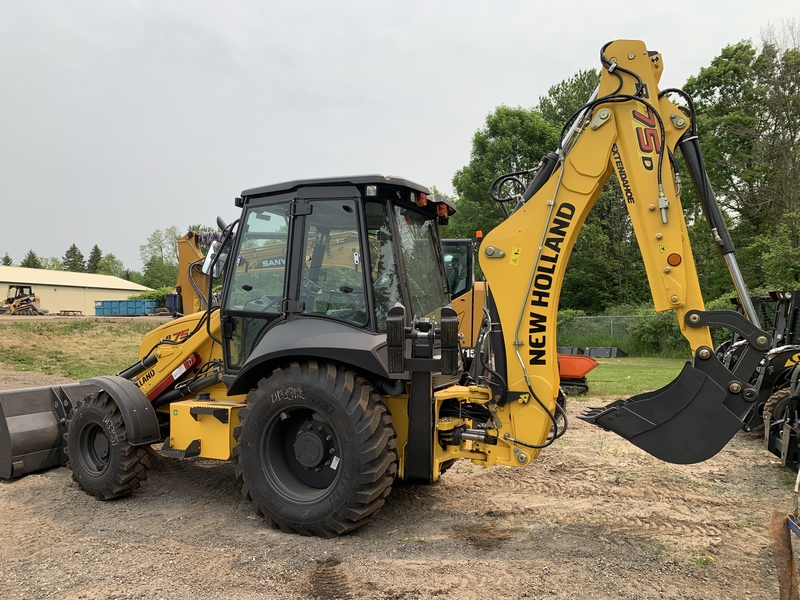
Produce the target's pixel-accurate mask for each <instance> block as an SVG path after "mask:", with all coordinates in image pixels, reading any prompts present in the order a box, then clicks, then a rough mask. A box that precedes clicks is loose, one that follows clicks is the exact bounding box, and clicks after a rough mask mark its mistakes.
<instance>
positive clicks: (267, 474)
mask: <svg viewBox="0 0 800 600" xmlns="http://www.w3.org/2000/svg"><path fill="white" fill-rule="evenodd" d="M239 418H240V421H241V422H240V425H239V426H238V427H237V428H236V429H235V431H234V436H235V437H236V440H237V442H238V444H237V446H236V447H235V448H234V450H233V455H234V457H235V458H236V459H237V460H238V463H239V464H238V467H237V469H236V477H237V480H238V481H239V483H240V485H241V488H242V494H243V495H244V496H245V497H246V498H247V499H248V500H250V501H251V502H252V503H253V505H254V507H255V508H256V511H257V512H258V514H259V515H261V516H263V517H264V518H265V519H266V520H267V522H268V523H269V524H270V525H271V526H272V527H275V528H279V529H281V530H283V531H288V532H295V533H299V534H302V535H317V536H322V537H333V536H335V535H339V534H342V533H346V532H348V531H352V530H354V529H357V528H358V527H361V526H362V525H364V524H366V523H367V521H368V520H369V518H370V517H371V516H372V515H373V514H374V513H375V512H376V511H377V510H378V509H380V507H381V506H383V504H384V503H385V501H386V497H387V496H388V495H389V492H390V490H391V486H392V483H393V482H394V479H395V476H396V474H397V462H398V454H397V441H396V437H397V434H396V432H395V429H394V425H393V424H392V421H391V418H390V417H389V413H388V411H387V409H386V406H385V405H384V404H383V401H382V399H381V397H380V395H378V394H377V392H375V390H374V388H373V387H372V386H371V385H370V384H369V383H368V382H367V381H366V380H365V379H363V378H361V377H359V376H358V375H356V374H355V373H354V372H353V371H349V370H344V369H338V368H337V367H336V366H334V365H330V364H328V365H325V364H318V363H316V362H314V361H309V362H307V363H292V364H291V365H289V366H288V367H284V368H281V369H276V370H275V371H273V373H272V375H271V376H270V377H268V378H266V379H262V380H261V381H260V382H259V385H258V388H257V389H256V390H254V391H252V392H251V393H250V394H249V395H248V398H247V407H245V408H243V409H242V410H241V411H239Z"/></svg>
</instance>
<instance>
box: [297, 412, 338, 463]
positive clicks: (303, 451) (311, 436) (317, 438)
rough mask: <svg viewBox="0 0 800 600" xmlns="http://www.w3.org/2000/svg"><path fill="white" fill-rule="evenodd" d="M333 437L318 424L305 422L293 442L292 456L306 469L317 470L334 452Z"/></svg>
mask: <svg viewBox="0 0 800 600" xmlns="http://www.w3.org/2000/svg"><path fill="white" fill-rule="evenodd" d="M332 442H333V435H331V433H330V432H329V431H328V430H327V429H326V428H325V426H323V425H320V424H319V423H314V422H310V421H308V422H306V423H304V424H303V426H302V427H301V428H300V429H299V430H298V432H297V437H296V438H295V441H294V456H295V458H296V459H297V462H298V463H300V464H301V465H302V466H303V467H304V468H306V469H319V468H320V467H321V466H322V465H323V464H325V463H326V462H327V461H329V458H330V456H331V455H333V454H334V453H335V452H336V451H335V449H334V447H333V443H332Z"/></svg>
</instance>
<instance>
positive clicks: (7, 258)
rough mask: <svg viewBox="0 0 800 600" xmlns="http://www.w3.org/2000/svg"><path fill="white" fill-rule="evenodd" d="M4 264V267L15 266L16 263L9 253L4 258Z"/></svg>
mask: <svg viewBox="0 0 800 600" xmlns="http://www.w3.org/2000/svg"><path fill="white" fill-rule="evenodd" d="M2 264H3V266H4V267H10V266H12V265H13V264H14V261H13V260H11V256H9V254H8V252H6V253H5V256H3V258H2Z"/></svg>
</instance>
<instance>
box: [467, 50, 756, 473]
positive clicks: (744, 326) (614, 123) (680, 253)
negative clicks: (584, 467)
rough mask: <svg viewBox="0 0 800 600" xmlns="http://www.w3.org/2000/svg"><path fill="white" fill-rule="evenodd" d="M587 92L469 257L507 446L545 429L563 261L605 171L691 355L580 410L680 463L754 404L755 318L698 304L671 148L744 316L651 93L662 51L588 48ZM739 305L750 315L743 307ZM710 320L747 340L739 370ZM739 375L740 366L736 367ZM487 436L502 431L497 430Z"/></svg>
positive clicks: (714, 445) (689, 128) (722, 440)
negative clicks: (479, 275)
mask: <svg viewBox="0 0 800 600" xmlns="http://www.w3.org/2000/svg"><path fill="white" fill-rule="evenodd" d="M601 61H602V63H603V70H602V73H601V79H600V84H599V87H598V90H597V92H596V94H595V96H594V98H593V99H592V100H590V102H589V103H588V104H587V105H586V108H585V110H584V112H583V113H582V114H581V115H580V116H579V117H578V119H577V121H576V122H575V125H574V126H573V128H572V130H571V131H570V133H569V134H568V135H567V136H566V137H565V139H564V140H563V141H562V144H561V147H560V148H559V151H558V152H557V153H554V154H551V155H550V156H549V157H548V158H546V159H545V161H543V164H542V166H541V168H540V172H539V173H538V174H537V176H536V177H535V178H534V182H533V183H532V184H531V187H530V188H529V189H528V191H527V192H526V194H524V195H523V198H522V200H520V202H519V203H518V205H517V207H516V209H515V210H514V212H513V213H512V214H511V215H510V216H509V217H508V219H506V220H505V221H504V222H503V223H502V224H501V225H499V226H498V227H497V228H496V229H494V230H493V231H491V232H490V233H489V234H487V235H486V237H485V239H484V241H483V244H482V246H481V250H480V264H481V267H482V269H483V272H484V274H485V276H486V280H487V282H488V284H489V288H490V290H491V301H492V303H493V309H492V311H491V314H492V320H493V321H494V322H495V326H494V327H493V330H494V333H493V334H489V335H490V337H491V339H492V347H493V348H494V349H495V354H496V360H499V361H500V362H501V364H500V365H499V367H502V366H503V365H502V362H504V363H505V365H504V366H505V373H506V384H507V391H508V394H507V398H505V403H506V404H507V405H508V407H509V408H508V412H509V416H508V422H507V424H504V427H503V428H502V429H506V431H508V430H509V429H510V432H508V433H506V434H505V436H504V437H501V439H505V440H511V441H512V442H513V443H515V444H516V445H517V447H518V448H519V449H520V450H521V451H523V452H525V454H526V455H533V456H535V454H536V453H537V452H538V449H539V448H541V447H542V445H543V444H544V443H545V442H546V441H547V438H548V436H549V435H552V434H551V429H552V425H553V421H554V419H553V417H552V415H553V414H554V411H555V410H556V398H557V395H558V382H559V376H558V364H557V360H556V317H557V311H558V303H559V295H560V289H561V284H562V282H563V279H564V271H565V269H566V265H567V260H568V258H569V255H570V253H571V251H572V248H573V245H574V243H575V239H576V237H577V235H578V232H579V230H580V228H581V226H582V224H583V223H584V220H585V219H586V216H587V214H588V212H589V211H590V210H591V209H592V206H593V205H594V203H595V201H596V199H597V197H598V195H599V194H600V192H601V190H602V188H603V186H604V184H605V183H606V181H607V180H608V178H609V177H610V176H611V173H612V172H615V173H616V175H617V178H618V180H619V183H620V188H621V190H622V195H623V197H622V199H621V201H623V202H625V205H626V206H627V208H628V212H629V214H630V218H631V221H632V224H633V227H634V230H635V232H636V237H637V240H638V242H639V245H640V248H641V251H642V257H643V259H644V263H645V267H646V270H647V277H648V281H649V284H650V288H651V291H652V295H653V301H654V303H655V307H656V310H658V311H665V310H670V309H671V310H675V311H676V313H677V317H678V320H679V323H680V326H681V330H682V332H683V335H684V336H685V337H686V338H687V339H688V340H689V343H690V345H691V349H692V353H693V357H694V361H693V363H692V364H687V366H686V367H685V369H684V370H683V371H682V373H681V375H680V376H679V377H678V378H677V379H676V380H675V381H674V382H673V383H671V384H670V385H669V386H667V387H665V388H663V389H662V390H658V391H656V392H651V393H649V394H643V395H641V396H635V397H634V398H631V399H629V400H625V401H619V402H616V403H614V404H612V405H610V406H609V407H606V408H605V409H594V410H593V411H590V412H589V413H588V414H587V415H585V417H584V418H586V419H587V420H589V421H590V422H593V423H596V424H598V425H600V426H602V427H604V428H606V429H610V430H612V431H615V432H617V433H619V434H620V435H622V436H623V437H625V438H627V439H629V440H630V441H631V442H633V443H634V444H636V445H638V446H640V447H642V448H643V449H645V450H646V451H648V452H650V453H651V454H653V455H655V456H657V457H659V458H662V459H664V460H667V461H670V462H678V463H690V462H697V461H700V460H704V459H706V458H708V457H710V456H712V455H713V454H715V453H716V452H718V451H719V450H720V449H721V448H722V447H723V446H724V445H725V444H726V443H727V442H728V441H729V439H730V438H731V437H732V436H733V435H734V434H735V433H736V431H738V430H739V428H740V427H741V420H742V419H743V418H744V417H745V416H746V414H747V412H749V409H750V407H751V402H752V401H753V400H754V399H755V397H756V394H755V390H754V389H753V388H752V387H751V386H750V385H749V384H748V382H747V377H749V375H750V374H751V373H752V369H753V367H754V366H755V365H756V364H757V363H758V360H760V357H761V356H762V355H763V352H764V351H765V350H766V349H767V348H768V347H769V336H768V335H767V334H766V333H764V332H763V331H761V330H760V329H759V327H758V324H757V323H751V322H750V321H748V320H746V319H745V318H743V317H741V316H740V315H736V313H734V312H733V311H717V312H705V310H704V304H703V299H702V295H701V292H700V286H699V282H698V277H697V273H696V270H695V265H694V260H693V257H692V250H691V247H690V245H689V237H688V234H687V230H686V223H685V220H684V215H683V209H682V207H681V200H680V187H681V182H680V178H679V177H678V174H677V172H676V168H675V164H674V162H673V160H672V154H673V153H674V151H675V149H676V147H678V146H680V147H681V149H682V151H683V153H684V155H686V154H687V151H688V153H689V155H690V156H688V157H687V163H688V164H689V171H690V173H689V174H690V176H691V179H692V181H693V182H694V183H695V187H696V188H698V194H699V195H700V197H701V201H702V202H703V203H704V209H705V210H706V215H707V218H708V219H709V222H710V223H711V226H712V230H713V234H714V236H715V240H717V244H718V246H719V248H720V251H721V252H722V253H723V255H724V256H725V257H726V260H728V266H729V269H730V270H731V273H732V275H733V278H734V283H735V285H736V287H737V290H738V291H739V294H740V297H741V298H742V300H743V301H744V303H745V308H746V311H747V312H748V313H749V314H750V315H751V316H753V315H754V312H753V311H752V308H751V305H750V303H749V302H750V301H749V296H748V295H747V293H746V290H745V289H744V284H743V283H742V281H741V276H740V275H739V272H738V267H737V266H736V263H735V261H734V260H733V256H732V251H733V246H732V244H731V243H730V238H729V237H728V235H727V231H726V230H725V229H724V221H722V219H721V217H720V215H719V210H718V208H717V205H716V202H715V200H714V198H713V193H711V191H710V186H708V181H707V178H706V176H705V171H704V170H703V166H702V159H701V158H700V156H699V150H698V146H697V142H696V140H695V139H694V135H693V133H694V131H693V124H692V120H691V118H690V115H689V114H687V113H686V112H683V111H682V110H680V109H679V108H678V107H677V106H676V105H674V104H673V103H672V102H671V101H670V100H669V99H668V98H667V95H665V94H664V95H662V94H661V92H660V90H659V87H658V82H659V80H660V78H661V72H662V68H663V64H662V60H661V56H660V54H658V53H655V52H650V51H648V50H647V48H646V47H645V45H644V44H643V43H642V42H639V41H627V40H622V41H615V42H612V43H610V44H608V45H606V46H605V47H604V48H603V50H602V51H601ZM747 309H749V310H747ZM709 325H720V326H724V327H727V328H729V329H732V330H734V331H737V332H739V333H740V334H742V335H743V337H744V338H745V339H747V340H748V341H749V342H750V347H749V348H748V351H747V352H746V356H745V357H744V358H745V363H746V364H740V365H737V369H738V370H739V372H740V373H741V374H743V378H742V377H738V376H737V374H736V372H733V373H732V372H729V371H728V370H727V369H726V368H725V367H724V366H723V365H722V364H721V363H720V362H719V361H718V360H717V359H716V357H715V355H714V352H713V350H712V342H711V336H710V333H709V329H708V326H709ZM747 369H750V370H749V371H748V370H747ZM502 429H501V431H500V432H499V433H500V434H501V436H503V431H502Z"/></svg>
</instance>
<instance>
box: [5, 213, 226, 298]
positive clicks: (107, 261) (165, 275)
mask: <svg viewBox="0 0 800 600" xmlns="http://www.w3.org/2000/svg"><path fill="white" fill-rule="evenodd" d="M211 230H212V228H211V227H208V226H206V225H190V226H189V227H188V228H187V229H186V230H182V229H180V228H178V227H176V226H174V225H173V226H170V227H167V228H165V229H157V230H155V231H154V232H153V233H151V234H150V236H149V237H148V238H147V242H146V243H145V244H142V245H141V246H139V255H140V256H141V258H142V264H143V265H144V268H143V269H142V270H141V271H135V270H132V269H129V268H127V267H125V265H124V264H123V263H122V261H121V260H120V259H119V258H117V257H116V256H114V254H112V253H110V252H109V253H107V254H106V253H103V251H102V250H101V249H100V247H99V246H98V245H97V244H95V245H94V246H92V248H91V250H90V251H89V256H88V257H86V256H85V255H84V254H83V252H82V251H81V250H80V248H78V246H77V245H76V244H71V245H70V247H69V248H67V250H66V252H64V256H62V257H61V258H54V257H50V258H45V257H40V256H39V255H37V254H36V252H34V251H33V250H28V253H27V254H26V255H25V256H24V257H23V259H22V260H21V261H20V262H19V264H18V265H14V261H13V259H12V258H11V256H10V255H9V254H8V252H6V253H5V255H4V256H3V257H2V259H0V263H2V264H3V265H4V266H19V267H27V268H31V269H50V270H55V271H72V272H75V273H96V274H100V275H112V276H114V277H119V278H120V279H125V280H126V281H132V282H133V283H138V284H140V285H143V286H146V287H149V288H153V289H161V288H174V287H175V281H176V280H177V278H178V250H177V242H178V240H179V239H180V238H181V236H182V235H183V231H211Z"/></svg>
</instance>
